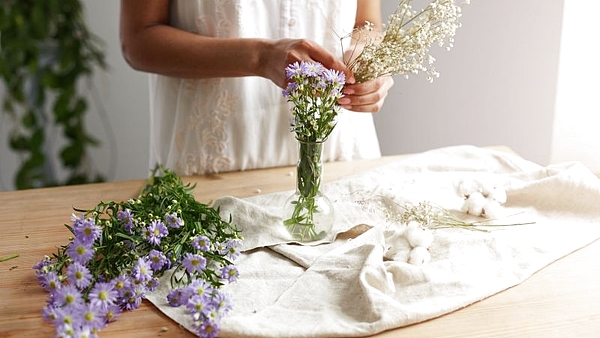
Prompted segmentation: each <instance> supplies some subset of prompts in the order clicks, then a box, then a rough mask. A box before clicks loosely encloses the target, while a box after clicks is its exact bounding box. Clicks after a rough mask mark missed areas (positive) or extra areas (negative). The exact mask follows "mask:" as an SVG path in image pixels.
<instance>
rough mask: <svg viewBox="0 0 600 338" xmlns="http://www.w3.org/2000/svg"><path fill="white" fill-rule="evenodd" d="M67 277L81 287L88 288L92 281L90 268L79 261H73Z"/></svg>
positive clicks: (68, 268)
mask: <svg viewBox="0 0 600 338" xmlns="http://www.w3.org/2000/svg"><path fill="white" fill-rule="evenodd" d="M67 277H68V278H69V280H70V281H71V282H72V283H73V284H75V286H76V287H78V288H79V289H84V288H87V287H88V286H89V285H90V283H91V281H92V274H91V273H90V270H89V269H88V268H87V267H86V266H85V265H82V264H81V263H78V262H73V263H71V264H70V265H69V267H67Z"/></svg>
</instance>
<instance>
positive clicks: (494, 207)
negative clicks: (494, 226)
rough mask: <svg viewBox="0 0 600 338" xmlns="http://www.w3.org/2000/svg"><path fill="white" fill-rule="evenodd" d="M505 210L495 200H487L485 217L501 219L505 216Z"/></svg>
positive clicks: (484, 209) (484, 208)
mask: <svg viewBox="0 0 600 338" xmlns="http://www.w3.org/2000/svg"><path fill="white" fill-rule="evenodd" d="M503 213H504V212H503V208H502V206H501V205H500V203H498V202H497V201H495V200H493V199H489V198H488V199H486V202H485V204H484V206H483V216H485V217H486V218H490V219H499V218H502V216H503Z"/></svg>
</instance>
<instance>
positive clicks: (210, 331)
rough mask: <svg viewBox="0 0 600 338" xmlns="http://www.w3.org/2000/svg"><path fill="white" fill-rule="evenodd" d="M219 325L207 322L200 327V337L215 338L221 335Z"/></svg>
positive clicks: (210, 321)
mask: <svg viewBox="0 0 600 338" xmlns="http://www.w3.org/2000/svg"><path fill="white" fill-rule="evenodd" d="M219 330H220V329H219V324H218V323H216V322H214V321H212V320H205V321H204V322H203V323H202V324H200V326H198V331H197V333H198V337H205V338H215V337H217V336H218V335H219Z"/></svg>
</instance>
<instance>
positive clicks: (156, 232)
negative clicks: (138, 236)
mask: <svg viewBox="0 0 600 338" xmlns="http://www.w3.org/2000/svg"><path fill="white" fill-rule="evenodd" d="M168 234H169V230H168V229H167V227H166V226H165V225H164V223H163V222H162V221H158V220H154V221H152V222H151V223H150V225H149V226H148V227H147V228H146V240H147V241H148V243H150V244H152V245H160V240H161V238H163V237H165V236H167V235H168Z"/></svg>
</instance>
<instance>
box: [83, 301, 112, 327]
mask: <svg viewBox="0 0 600 338" xmlns="http://www.w3.org/2000/svg"><path fill="white" fill-rule="evenodd" d="M103 309H104V308H103V307H101V306H98V305H95V304H93V303H88V304H86V305H85V306H84V308H83V313H82V325H83V327H84V328H85V327H87V328H90V329H91V331H99V330H101V329H103V328H105V327H106V321H105V320H104V311H103Z"/></svg>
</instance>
